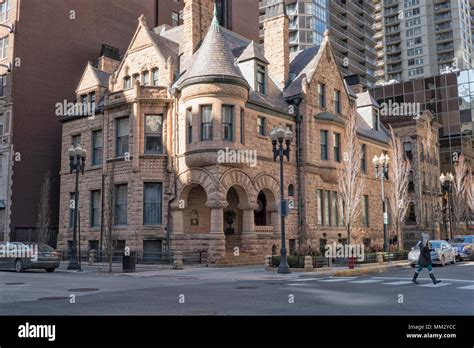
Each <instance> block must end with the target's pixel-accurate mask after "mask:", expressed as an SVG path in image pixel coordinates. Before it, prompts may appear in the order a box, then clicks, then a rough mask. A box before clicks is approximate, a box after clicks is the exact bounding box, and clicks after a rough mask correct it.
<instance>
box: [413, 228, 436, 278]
mask: <svg viewBox="0 0 474 348" xmlns="http://www.w3.org/2000/svg"><path fill="white" fill-rule="evenodd" d="M429 241H430V237H429V236H428V235H427V234H426V233H422V234H421V240H420V241H419V242H418V244H417V245H416V246H417V247H419V248H420V257H419V258H418V268H417V270H416V271H415V274H414V275H413V279H412V282H413V283H415V284H419V283H418V282H417V281H416V278H418V275H419V274H420V273H421V271H422V270H423V268H425V267H426V268H428V271H429V272H430V278H431V280H432V281H433V284H438V283H441V280H436V278H435V276H434V274H433V266H432V261H431V252H432V251H433V249H431V246H430V243H429Z"/></svg>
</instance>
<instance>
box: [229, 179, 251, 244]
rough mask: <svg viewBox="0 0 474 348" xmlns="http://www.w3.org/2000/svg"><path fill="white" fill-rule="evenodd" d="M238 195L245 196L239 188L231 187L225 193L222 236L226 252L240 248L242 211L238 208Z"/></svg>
mask: <svg viewBox="0 0 474 348" xmlns="http://www.w3.org/2000/svg"><path fill="white" fill-rule="evenodd" d="M238 191H240V195H241V196H242V195H246V194H245V192H243V190H242V189H241V188H240V187H237V186H233V187H231V188H230V189H229V191H227V197H226V200H227V203H228V204H229V205H228V206H227V207H226V208H225V209H224V234H225V246H226V251H227V252H233V251H235V250H236V249H235V248H238V249H239V250H240V249H241V248H242V209H241V206H240V198H239V192H238Z"/></svg>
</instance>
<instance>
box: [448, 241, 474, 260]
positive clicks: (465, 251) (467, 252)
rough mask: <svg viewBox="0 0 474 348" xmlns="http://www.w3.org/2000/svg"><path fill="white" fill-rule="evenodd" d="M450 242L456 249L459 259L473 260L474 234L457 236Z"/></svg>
mask: <svg viewBox="0 0 474 348" xmlns="http://www.w3.org/2000/svg"><path fill="white" fill-rule="evenodd" d="M450 244H451V245H452V246H453V247H454V248H455V249H456V256H457V258H458V260H473V259H474V253H473V252H472V249H473V248H474V235H468V236H455V237H454V238H453V239H452V240H451V241H450Z"/></svg>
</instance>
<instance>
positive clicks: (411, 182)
mask: <svg viewBox="0 0 474 348" xmlns="http://www.w3.org/2000/svg"><path fill="white" fill-rule="evenodd" d="M414 191H415V183H414V180H413V170H410V174H408V192H414Z"/></svg>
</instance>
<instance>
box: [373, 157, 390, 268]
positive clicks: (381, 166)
mask: <svg viewBox="0 0 474 348" xmlns="http://www.w3.org/2000/svg"><path fill="white" fill-rule="evenodd" d="M389 160H390V158H389V157H388V154H387V155H384V154H383V153H382V154H381V155H380V156H379V157H377V156H374V158H373V160H372V163H373V164H374V167H375V179H376V180H377V179H378V178H380V181H381V182H382V207H383V250H384V251H385V252H386V253H387V260H388V261H389V254H388V253H389V251H390V250H389V244H388V230H387V224H388V214H387V205H386V204H385V191H384V181H385V175H386V174H387V173H388V162H389Z"/></svg>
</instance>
